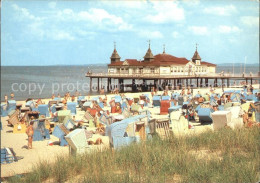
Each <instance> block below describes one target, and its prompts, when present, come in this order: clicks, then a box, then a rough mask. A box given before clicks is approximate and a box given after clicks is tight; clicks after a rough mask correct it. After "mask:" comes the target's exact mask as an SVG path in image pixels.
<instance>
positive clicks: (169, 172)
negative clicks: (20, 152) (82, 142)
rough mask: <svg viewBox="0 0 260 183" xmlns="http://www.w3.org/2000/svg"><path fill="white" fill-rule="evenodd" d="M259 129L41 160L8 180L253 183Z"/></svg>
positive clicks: (259, 166) (259, 162) (258, 166)
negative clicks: (53, 160) (20, 175)
mask: <svg viewBox="0 0 260 183" xmlns="http://www.w3.org/2000/svg"><path fill="white" fill-rule="evenodd" d="M259 139H260V129H259V128H243V129H237V130H231V129H228V128H224V129H221V130H219V131H216V132H212V131H207V132H204V133H201V134H198V135H192V136H183V137H175V136H173V137H172V138H171V139H168V140H161V139H160V138H159V137H154V138H153V139H152V140H148V141H146V142H141V143H138V144H131V145H130V146H127V147H123V148H120V149H119V150H115V151H113V150H111V149H107V150H104V151H103V152H94V153H88V154H83V155H77V156H68V157H57V160H56V162H55V163H52V164H50V163H48V162H40V163H38V164H37V165H36V166H35V167H34V168H33V170H32V172H31V173H29V174H26V175H25V176H23V177H17V176H16V177H12V178H9V179H8V182H86V183H88V182H89V183H90V182H100V183H106V182H113V183H116V182H147V183H150V182H167V183H168V182H205V183H206V182H207V183H209V182H257V181H259V180H260V177H259V172H260V153H259V152H260V140H259Z"/></svg>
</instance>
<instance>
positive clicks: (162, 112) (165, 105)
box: [160, 100, 170, 115]
mask: <svg viewBox="0 0 260 183" xmlns="http://www.w3.org/2000/svg"><path fill="white" fill-rule="evenodd" d="M169 108H170V101H169V100H162V101H161V105H160V115H166V114H168V109H169Z"/></svg>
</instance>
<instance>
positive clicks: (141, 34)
mask: <svg viewBox="0 0 260 183" xmlns="http://www.w3.org/2000/svg"><path fill="white" fill-rule="evenodd" d="M148 40H150V43H151V50H152V53H153V54H154V55H156V54H160V53H162V52H163V45H165V51H166V53H167V54H171V55H174V56H176V57H185V58H187V59H188V60H190V59H191V57H192V56H193V54H194V51H195V49H196V43H197V44H198V52H199V54H200V56H201V58H202V60H203V61H208V62H211V63H215V64H221V63H235V64H236V63H245V62H246V63H258V62H259V2H258V1H257V0H233V1H232V0H229V1H225V0H219V1H217V0H211V1H210V0H186V1H184V0H183V1H144V0H139V1H138V0H134V1H131V0H128V1H120V0H117V1H108V0H106V1H94V0H90V1H84V0H78V1H65V0H64V1H62V0H59V1H32V0H24V1H23V0H19V1H18V0H8V1H7V0H2V3H1V65H2V66H7V65H18V66H21V65H85V64H108V63H109V62H110V56H111V54H112V52H113V49H114V42H116V49H117V51H118V53H119V55H120V57H121V60H122V61H123V60H125V59H137V60H142V59H143V56H144V55H145V53H146V51H147V49H148Z"/></svg>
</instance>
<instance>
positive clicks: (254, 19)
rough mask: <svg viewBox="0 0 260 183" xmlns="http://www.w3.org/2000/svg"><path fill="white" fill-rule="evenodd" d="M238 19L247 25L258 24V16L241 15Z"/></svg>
mask: <svg viewBox="0 0 260 183" xmlns="http://www.w3.org/2000/svg"><path fill="white" fill-rule="evenodd" d="M240 21H241V22H242V23H243V24H244V25H247V26H259V17H254V16H243V17H241V18H240Z"/></svg>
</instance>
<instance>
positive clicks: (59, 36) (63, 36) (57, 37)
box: [49, 30, 75, 40]
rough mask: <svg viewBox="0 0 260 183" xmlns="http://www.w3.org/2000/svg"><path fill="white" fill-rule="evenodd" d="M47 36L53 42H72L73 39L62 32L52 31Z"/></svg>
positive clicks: (68, 34)
mask: <svg viewBox="0 0 260 183" xmlns="http://www.w3.org/2000/svg"><path fill="white" fill-rule="evenodd" d="M49 36H50V37H51V38H52V39H54V40H74V39H75V38H74V37H73V36H72V35H71V34H70V33H68V32H66V31H63V30H54V31H52V32H50V34H49Z"/></svg>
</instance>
